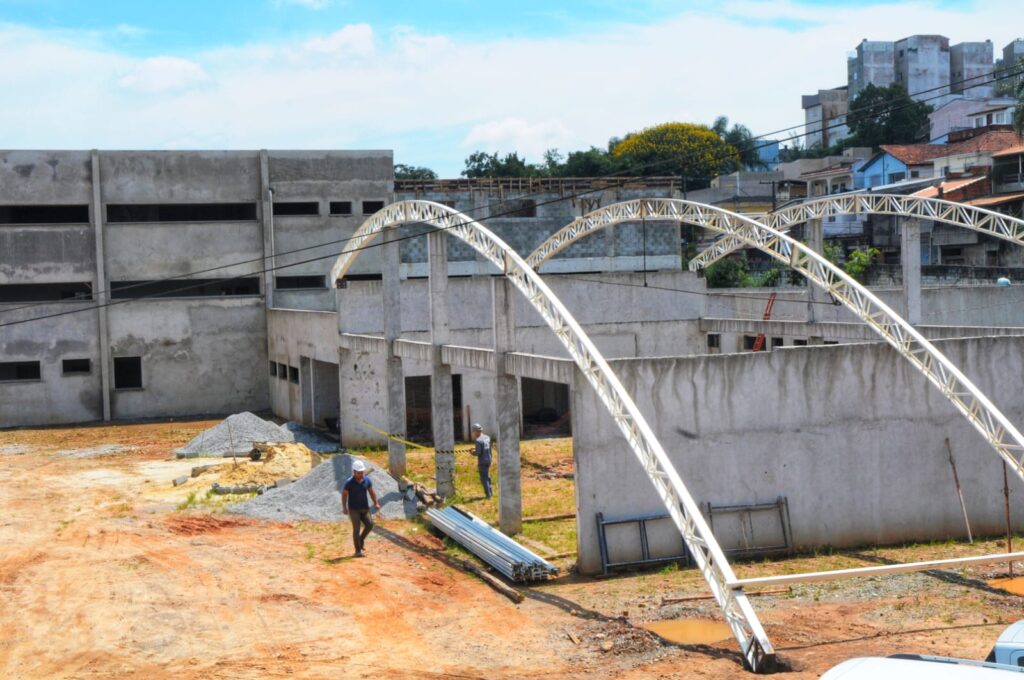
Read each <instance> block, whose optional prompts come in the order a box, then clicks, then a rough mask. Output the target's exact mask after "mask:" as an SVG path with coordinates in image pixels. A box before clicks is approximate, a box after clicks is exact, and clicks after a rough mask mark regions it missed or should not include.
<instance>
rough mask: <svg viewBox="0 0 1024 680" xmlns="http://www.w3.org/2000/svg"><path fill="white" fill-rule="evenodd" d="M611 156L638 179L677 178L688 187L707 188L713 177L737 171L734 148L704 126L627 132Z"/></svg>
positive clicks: (681, 125) (679, 125) (667, 125)
mask: <svg viewBox="0 0 1024 680" xmlns="http://www.w3.org/2000/svg"><path fill="white" fill-rule="evenodd" d="M612 155H613V156H615V157H616V158H619V159H621V160H622V161H624V162H625V163H626V164H627V165H629V166H630V168H631V171H632V172H631V174H632V173H635V174H638V175H647V176H650V175H681V176H683V177H686V178H688V179H689V180H690V186H691V187H693V188H698V187H700V186H707V184H708V183H709V182H710V181H711V179H712V178H713V177H717V176H718V175H720V174H722V173H725V172H729V171H730V169H732V168H737V167H740V157H739V153H737V151H736V148H735V147H734V146H732V145H731V144H728V143H726V142H724V141H723V140H722V138H721V137H719V136H718V134H717V133H715V131H714V130H712V129H711V128H709V127H707V126H706V125H696V124H694V123H663V124H661V125H655V126H654V127H649V128H647V129H645V130H641V131H640V132H631V133H630V134H628V135H626V137H625V138H624V139H623V140H622V141H621V142H619V143H617V144H615V146H614V148H613V149H612Z"/></svg>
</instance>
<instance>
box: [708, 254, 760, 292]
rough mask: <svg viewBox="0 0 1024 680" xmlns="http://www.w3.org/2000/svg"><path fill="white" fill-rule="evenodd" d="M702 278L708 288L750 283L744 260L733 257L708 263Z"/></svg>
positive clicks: (738, 286) (740, 285)
mask: <svg viewBox="0 0 1024 680" xmlns="http://www.w3.org/2000/svg"><path fill="white" fill-rule="evenodd" d="M704 278H705V280H706V281H707V284H708V288H744V287H746V286H749V285H750V273H749V272H748V271H747V263H746V261H745V260H740V259H738V258H734V257H728V258H726V259H724V260H719V261H718V262H715V263H714V264H712V265H709V266H708V268H707V270H706V271H705V272H704Z"/></svg>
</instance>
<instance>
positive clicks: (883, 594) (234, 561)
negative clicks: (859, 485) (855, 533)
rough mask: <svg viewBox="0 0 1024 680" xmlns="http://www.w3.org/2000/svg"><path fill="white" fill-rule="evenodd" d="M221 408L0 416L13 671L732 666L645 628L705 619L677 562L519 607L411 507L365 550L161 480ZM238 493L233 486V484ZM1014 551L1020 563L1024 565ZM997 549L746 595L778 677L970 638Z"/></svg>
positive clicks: (575, 672) (875, 556)
mask: <svg viewBox="0 0 1024 680" xmlns="http://www.w3.org/2000/svg"><path fill="white" fill-rule="evenodd" d="M212 424H214V423H213V422H212V421H207V422H184V423H182V422H170V423H144V424H132V425H114V426H105V427H82V428H69V429H38V430H13V431H0V489H2V491H0V542H2V544H3V546H4V549H3V551H2V553H0V602H2V604H3V606H2V607H0V676H2V677H4V678H48V677H55V678H96V677H104V678H105V677H118V678H163V677H168V678H169V677H175V678H200V677H202V678H268V677H270V678H273V677H283V676H290V677H309V678H319V677H324V678H326V677H334V678H337V677H356V678H358V677H369V676H379V677H391V678H432V677H438V678H534V677H537V678H539V677H543V678H563V677H564V678H584V677H586V678H669V677H698V678H734V677H743V675H744V674H743V673H742V671H741V669H740V667H739V662H738V655H737V653H736V651H735V646H734V643H733V642H732V641H731V640H724V641H722V642H719V643H714V644H712V645H707V646H699V647H680V646H674V645H668V644H665V643H663V642H662V641H661V640H659V639H658V638H656V637H655V636H653V635H651V634H650V633H648V632H646V631H645V630H642V629H640V628H639V627H638V625H639V624H641V623H644V622H649V621H654V620H662V619H676V618H717V613H716V611H715V609H714V607H713V606H712V605H711V603H710V602H709V601H707V600H693V601H688V602H684V603H681V604H680V603H677V604H669V605H666V606H663V602H662V600H663V598H666V597H679V596H685V595H699V594H701V593H705V592H706V589H705V588H704V587H703V584H702V582H701V580H700V577H699V576H698V575H696V574H695V573H694V572H692V571H689V570H677V569H664V570H662V571H660V572H648V573H644V574H632V575H625V576H619V577H616V578H610V579H589V578H581V577H578V576H572V575H567V576H565V577H563V578H561V579H558V580H556V581H553V582H550V583H548V584H545V585H543V586H535V587H531V588H528V589H525V593H526V596H527V598H526V600H525V601H524V602H523V603H522V604H519V605H515V604H513V603H512V602H510V601H509V600H507V599H505V598H503V597H502V596H501V595H499V594H497V593H496V592H494V591H493V590H491V589H490V588H489V587H488V586H486V585H485V584H484V583H483V582H481V581H479V580H478V579H476V578H475V577H473V576H470V575H468V574H466V573H464V572H462V571H460V570H459V569H457V568H456V567H455V566H453V564H452V561H451V559H450V557H449V553H448V552H446V551H445V550H444V549H443V546H442V544H441V542H440V541H439V540H438V539H437V538H435V537H433V536H431V535H430V534H429V533H428V532H426V531H425V530H424V528H423V527H422V526H421V525H418V524H416V523H409V522H379V523H378V527H379V529H378V531H377V532H376V533H375V534H374V535H373V536H371V538H370V539H369V542H368V546H367V550H368V553H369V555H368V557H367V558H365V559H354V558H352V557H351V542H350V535H349V530H348V526H347V525H330V524H316V523H308V522H300V523H294V524H275V523H267V522H259V521H255V520H250V519H243V518H239V517H235V516H232V515H229V514H223V512H222V504H223V502H224V501H223V500H217V501H213V500H209V501H208V502H207V501H204V499H203V497H202V496H201V495H200V496H197V494H196V489H195V488H191V490H189V489H188V488H178V489H175V488H173V487H171V485H170V482H171V480H172V479H174V478H175V477H178V476H180V475H183V474H188V471H189V470H190V469H191V467H192V466H193V465H196V464H197V463H201V462H203V461H195V460H189V461H177V460H174V459H173V457H172V456H171V455H170V450H171V449H172V448H174V447H175V446H178V445H180V444H181V443H184V442H185V441H187V440H188V439H189V438H191V437H192V436H193V435H195V434H196V433H197V432H199V431H200V430H202V429H205V428H206V427H209V426H211V425H212ZM228 500H230V499H228ZM999 549H1000V548H999V547H998V545H997V544H996V542H988V543H984V544H980V545H979V544H976V545H975V546H962V545H953V544H950V545H928V546H913V547H907V548H901V549H889V550H878V551H867V552H865V551H852V552H849V553H843V554H834V555H820V556H805V557H801V558H796V559H792V560H785V561H780V562H763V563H757V564H745V565H739V566H738V568H737V571H739V573H740V575H741V576H745V575H753V574H767V573H780V572H784V571H792V570H812V569H828V568H836V567H841V566H849V565H855V564H859V565H864V564H872V563H876V564H877V563H879V562H884V561H885V560H890V559H894V560H900V561H910V560H913V559H922V558H924V557H926V556H935V557H944V556H951V555H956V554H967V553H971V554H979V553H982V552H995V551H997V550H999ZM1021 566H1022V567H1024V565H1021ZM999 571H1001V567H992V568H978V569H977V570H975V571H958V572H935V573H921V574H911V575H905V576H898V577H888V578H878V579H862V580H859V581H844V582H838V583H829V584H820V585H815V586H806V587H798V588H796V589H794V590H792V591H791V592H790V593H787V594H777V595H770V596H763V597H754V598H752V602H753V604H754V606H755V608H756V610H757V611H758V613H759V615H760V616H761V618H762V621H763V622H764V624H765V626H766V628H767V630H768V633H769V636H770V637H771V639H772V641H773V642H774V643H775V645H776V647H777V649H778V651H779V655H780V657H781V659H782V660H783V662H784V663H786V664H787V666H788V668H789V669H790V671H789V672H787V673H785V674H783V676H782V677H787V678H816V677H818V675H819V674H820V673H821V672H823V671H824V670H826V669H827V668H829V667H830V666H832V665H834V664H836V663H838V662H839V661H842V660H844V659H847V658H850V657H853V656H861V655H885V654H891V653H895V652H921V653H934V654H949V655H957V656H966V657H974V658H981V657H984V655H985V654H986V653H987V651H988V649H989V648H990V647H991V645H992V642H993V641H994V640H995V638H996V637H997V636H998V634H999V632H1000V631H1001V629H1002V626H1003V625H1004V622H1010V621H1013V620H1016V619H1017V618H1020V617H1021V616H1022V611H1021V603H1022V600H1021V599H1020V598H1019V597H1017V596H1014V595H1009V594H1007V593H1005V592H1003V591H1000V590H996V589H993V588H990V587H989V586H987V585H986V584H985V580H984V579H987V578H989V577H992V576H995V575H997V573H998V572H999Z"/></svg>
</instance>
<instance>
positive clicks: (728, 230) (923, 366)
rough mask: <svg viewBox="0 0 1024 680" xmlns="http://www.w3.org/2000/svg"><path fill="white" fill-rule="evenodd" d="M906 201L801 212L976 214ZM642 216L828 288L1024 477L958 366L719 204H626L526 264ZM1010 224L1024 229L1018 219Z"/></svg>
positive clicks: (880, 198)
mask: <svg viewBox="0 0 1024 680" xmlns="http://www.w3.org/2000/svg"><path fill="white" fill-rule="evenodd" d="M907 198H913V197H906V196H887V195H874V196H872V195H870V194H855V195H851V196H844V197H837V198H835V199H829V200H827V201H821V202H820V204H819V202H812V203H811V204H805V205H804V206H798V207H800V208H803V209H804V211H803V214H805V215H806V214H807V213H811V212H815V213H817V214H818V215H819V216H820V215H821V214H822V213H821V212H820V211H821V210H823V208H822V206H823V205H832V206H836V205H839V204H842V203H845V202H850V201H862V205H864V206H865V207H868V206H873V209H881V207H887V209H888V210H896V209H897V208H899V207H900V206H903V207H902V208H900V209H905V210H907V212H908V214H909V215H910V216H914V217H917V216H920V214H919V212H917V211H927V212H928V213H929V214H930V215H932V216H933V219H937V220H953V219H954V216H959V217H956V219H961V218H962V217H963V216H964V215H966V214H968V213H970V212H971V211H973V210H977V209H976V208H969V207H968V206H962V205H959V204H957V203H949V202H948V201H937V202H934V201H933V203H939V204H941V205H938V206H935V205H921V204H920V202H924V203H927V202H928V201H929V200H930V199H913V200H912V201H910V202H908V203H905V202H903V199H907ZM869 199H870V200H869ZM915 206H916V207H915ZM983 212H986V213H988V212H989V211H983ZM989 217H993V218H994V217H1000V218H1006V216H1005V215H1000V214H999V213H992V214H991V215H990V216H989ZM638 219H650V220H670V221H673V222H686V223H688V224H696V225H698V226H701V227H704V228H706V229H711V230H712V231H717V232H719V233H721V234H724V235H725V236H726V237H731V238H733V239H734V240H736V241H737V242H739V243H741V244H742V245H744V246H749V247H753V248H757V249H758V250H762V251H764V252H765V253H767V254H768V255H770V256H771V257H773V258H774V259H776V260H778V261H780V262H782V263H783V264H786V265H788V266H789V267H791V268H793V269H796V270H797V271H799V272H800V273H802V274H803V275H804V276H805V277H807V279H808V280H810V281H811V282H812V283H814V284H816V285H818V286H820V287H822V288H824V289H825V290H826V291H827V292H828V293H830V294H831V295H832V297H833V298H834V299H836V300H839V302H841V303H842V304H843V305H845V306H846V307H847V308H849V309H850V310H851V311H852V312H853V313H854V314H856V315H857V316H858V317H859V318H860V319H861V320H862V321H863V322H864V323H866V324H867V325H868V326H869V327H871V328H872V329H874V330H875V332H877V333H878V334H879V335H880V336H882V338H883V339H884V340H885V341H886V342H888V343H889V344H890V345H892V346H893V347H894V348H896V350H897V351H898V352H899V353H900V354H901V355H902V356H903V357H904V358H905V359H907V360H908V361H909V362H910V363H911V364H912V365H913V366H914V367H915V368H917V370H918V371H920V372H921V373H922V374H923V375H924V376H925V377H926V378H928V380H929V381H930V382H931V383H932V384H934V385H935V386H936V387H938V388H939V391H940V392H942V394H943V395H945V397H946V398H947V399H949V400H950V401H951V402H952V403H953V405H954V406H955V407H956V409H957V410H958V411H960V413H961V414H963V416H964V417H965V418H967V420H968V421H969V422H970V423H971V425H973V426H974V428H975V429H976V430H978V432H980V433H981V434H982V436H984V437H985V439H986V441H988V443H989V444H990V445H991V446H992V448H993V449H995V451H996V453H998V454H999V456H1000V457H1001V458H1002V459H1003V460H1004V461H1005V462H1006V463H1008V464H1009V465H1011V466H1012V467H1013V470H1014V472H1015V473H1016V474H1017V476H1018V477H1020V478H1021V479H1022V480H1024V437H1022V436H1021V433H1020V432H1019V431H1018V430H1017V428H1016V427H1014V425H1013V424H1012V423H1011V422H1010V421H1009V420H1008V419H1007V418H1006V416H1005V415H1003V413H1002V412H1001V411H1000V410H999V409H997V408H996V407H995V405H993V404H992V402H991V401H989V399H988V397H986V396H985V395H984V394H982V392H981V390H979V389H978V388H977V387H976V386H975V385H974V383H972V382H971V381H970V380H968V378H967V377H966V376H965V375H964V374H963V373H961V372H960V370H959V369H958V368H957V367H956V366H955V365H954V364H953V362H951V361H950V360H949V359H948V358H946V356H945V355H944V354H942V353H941V352H940V351H939V350H938V349H936V348H935V347H934V346H933V345H932V344H931V343H930V342H928V340H926V339H925V337H924V336H923V335H921V334H920V333H918V332H917V330H915V329H914V327H913V326H911V325H910V324H909V323H907V321H906V320H904V319H903V318H902V317H900V316H899V315H898V314H896V312H894V311H893V310H892V309H890V308H889V307H888V306H887V305H886V304H885V303H884V302H882V301H881V300H879V299H878V298H877V297H875V295H874V294H872V293H871V291H869V290H868V289H867V288H865V287H864V286H862V285H861V284H859V283H857V281H855V280H854V279H853V278H852V277H850V276H849V275H848V274H846V272H844V271H842V270H841V269H839V268H838V267H836V266H835V265H833V264H832V263H831V262H829V261H828V260H826V259H825V258H824V257H822V256H821V255H820V254H818V253H816V252H814V251H813V250H811V249H810V248H808V247H807V246H805V245H804V244H802V243H800V242H799V241H796V240H795V239H792V238H790V237H789V236H786V235H785V234H783V233H782V232H781V231H778V230H776V229H774V228H772V227H769V226H767V225H765V224H762V223H760V222H757V221H756V220H754V219H751V218H749V217H746V216H744V215H740V214H738V213H734V212H730V211H728V210H724V209H722V208H718V207H715V206H710V205H706V204H703V203H695V202H693V201H686V200H681V199H675V198H653V199H635V200H632V201H623V202H621V203H615V204H613V205H610V206H607V207H605V208H601V209H599V210H595V211H593V212H591V213H588V214H586V215H584V216H582V217H579V218H577V219H576V220H574V221H573V222H572V223H570V224H569V225H567V226H565V227H563V228H562V229H561V230H560V231H558V232H557V233H555V234H553V235H552V236H551V237H550V238H548V240H547V241H545V242H544V243H542V244H541V245H540V246H539V247H538V248H537V249H536V250H535V251H534V252H533V253H531V254H530V256H529V257H528V258H527V260H526V261H527V262H528V263H531V264H532V265H533V266H538V265H539V263H541V262H543V261H544V260H546V259H547V258H549V257H551V255H553V254H554V253H556V252H558V251H559V250H562V249H564V248H565V247H567V246H568V245H569V244H570V243H572V242H573V241H575V240H577V239H579V238H582V237H583V236H585V235H587V234H590V233H592V232H594V231H598V230H600V229H605V228H607V227H610V226H612V225H614V224H617V223H619V222H635V221H636V220H638ZM793 219H796V217H795V216H794V217H793ZM1006 219H1008V220H1010V221H1012V222H1021V223H1022V225H1024V222H1022V221H1021V220H1015V219H1014V218H1006ZM987 223H989V224H996V221H995V220H994V219H991V220H988V222H987Z"/></svg>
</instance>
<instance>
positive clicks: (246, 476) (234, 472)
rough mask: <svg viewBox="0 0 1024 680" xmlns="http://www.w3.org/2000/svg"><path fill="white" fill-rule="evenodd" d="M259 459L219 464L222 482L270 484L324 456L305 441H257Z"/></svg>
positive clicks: (300, 472)
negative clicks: (313, 450) (274, 442)
mask: <svg viewBox="0 0 1024 680" xmlns="http://www.w3.org/2000/svg"><path fill="white" fill-rule="evenodd" d="M256 448H257V449H259V450H260V452H261V458H260V460H259V461H248V460H246V461H239V462H238V463H235V464H230V463H229V464H226V465H218V466H217V467H216V468H213V469H211V470H210V473H216V476H217V483H218V484H220V485H221V486H271V485H273V484H274V483H275V482H277V480H279V479H288V480H293V479H298V478H299V477H303V476H304V475H306V474H308V473H309V471H310V470H312V469H313V468H314V467H316V466H317V465H319V464H320V462H321V461H322V460H323V459H322V458H321V457H320V456H319V455H318V454H316V453H314V452H312V451H310V450H309V449H308V448H307V447H306V446H305V445H303V444H257V445H256Z"/></svg>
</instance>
